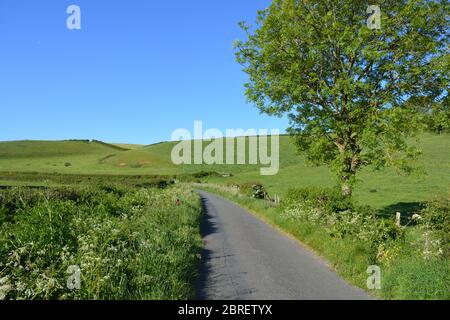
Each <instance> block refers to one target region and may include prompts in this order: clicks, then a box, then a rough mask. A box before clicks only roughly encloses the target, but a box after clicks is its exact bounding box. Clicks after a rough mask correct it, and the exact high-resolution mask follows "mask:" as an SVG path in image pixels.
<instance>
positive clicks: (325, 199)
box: [282, 187, 354, 212]
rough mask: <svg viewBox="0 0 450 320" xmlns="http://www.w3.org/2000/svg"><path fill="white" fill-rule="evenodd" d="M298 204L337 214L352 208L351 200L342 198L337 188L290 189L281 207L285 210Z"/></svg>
mask: <svg viewBox="0 0 450 320" xmlns="http://www.w3.org/2000/svg"><path fill="white" fill-rule="evenodd" d="M298 202H308V203H310V204H311V205H312V206H314V207H317V208H321V209H324V210H326V211H327V212H339V211H344V210H348V209H353V208H354V205H353V203H352V200H351V199H349V198H348V197H344V196H343V195H342V192H341V191H340V190H338V189H337V188H317V187H309V188H298V189H290V190H289V191H288V192H287V196H286V197H285V198H284V199H283V201H282V205H283V207H285V208H287V207H289V206H292V205H295V204H296V203H298Z"/></svg>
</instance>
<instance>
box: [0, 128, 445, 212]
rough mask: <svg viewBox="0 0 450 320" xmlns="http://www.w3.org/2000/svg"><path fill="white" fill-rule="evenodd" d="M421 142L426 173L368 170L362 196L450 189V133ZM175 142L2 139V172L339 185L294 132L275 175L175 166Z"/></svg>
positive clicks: (422, 195)
mask: <svg viewBox="0 0 450 320" xmlns="http://www.w3.org/2000/svg"><path fill="white" fill-rule="evenodd" d="M415 143H416V144H418V146H419V148H420V149H422V150H423V156H422V157H421V158H420V160H418V165H420V166H422V167H423V168H424V169H425V171H426V175H421V176H418V177H416V176H414V177H406V176H402V175H400V174H398V172H395V170H393V169H386V170H383V171H380V172H373V171H372V170H370V169H365V170H364V171H363V172H362V173H361V174H360V175H359V183H358V188H357V192H356V197H357V199H360V200H361V201H363V202H366V203H369V204H371V205H374V206H376V207H385V206H388V205H394V204H401V203H406V204H411V205H413V204H414V203H417V202H420V201H424V200H427V199H429V198H430V197H432V196H433V195H435V194H445V193H449V186H450V135H448V134H447V135H432V134H423V135H421V136H420V139H419V140H418V142H415ZM175 144H176V143H175V142H164V143H159V144H154V145H149V146H140V145H114V144H105V143H101V142H98V141H76V140H75V141H54V142H52V141H13V142H0V172H43V173H61V174H107V175H108V174H113V175H177V174H190V173H198V172H201V171H205V172H213V171H215V172H219V173H231V174H232V176H231V177H229V178H221V177H209V178H207V179H208V180H209V181H210V182H215V183H227V184H230V183H242V182H248V181H259V182H261V183H263V184H264V185H265V186H266V187H267V188H268V190H269V192H271V193H276V194H279V195H284V194H285V193H286V192H288V190H289V189H290V188H292V187H300V186H333V185H334V184H335V180H334V178H333V176H332V175H331V174H330V172H329V170H328V169H327V168H326V167H312V166H310V165H308V164H307V163H306V161H305V159H304V157H303V156H301V155H298V154H297V153H296V151H295V147H294V146H293V144H292V141H291V139H290V138H289V137H288V136H281V137H280V172H279V174H278V175H275V176H261V175H260V174H259V169H260V166H259V165H257V166H255V165H231V166H228V165H212V166H209V165H206V164H203V165H181V166H175V165H174V164H173V163H172V162H171V158H170V155H171V151H172V148H173V147H174V146H175ZM206 144H207V143H206V142H204V145H206ZM0 181H1V176H0Z"/></svg>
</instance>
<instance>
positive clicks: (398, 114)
mask: <svg viewBox="0 0 450 320" xmlns="http://www.w3.org/2000/svg"><path fill="white" fill-rule="evenodd" d="M377 2H378V3H377V5H378V6H379V7H380V8H381V23H380V27H381V28H380V29H377V28H371V27H370V25H368V23H367V21H368V20H367V18H368V16H369V14H367V12H368V10H367V8H368V5H369V3H368V2H367V1H360V0H336V1H328V0H315V1H307V0H274V1H273V2H272V4H271V5H270V7H268V8H267V9H265V10H262V11H260V12H259V14H258V18H257V22H256V28H252V27H250V26H248V25H246V24H245V23H241V27H242V28H243V29H244V31H245V32H246V33H247V39H246V40H245V41H237V43H236V44H235V47H236V50H237V52H236V55H237V60H238V62H239V63H241V64H242V65H243V66H244V71H245V72H246V73H247V74H248V76H249V81H248V83H247V84H246V95H247V97H248V99H249V100H250V101H251V102H253V103H255V104H256V106H257V107H258V108H259V109H260V110H261V112H262V113H266V114H269V115H276V116H282V115H286V114H287V115H288V116H289V118H290V120H291V128H290V132H291V133H292V134H294V135H295V137H296V142H297V145H298V148H299V149H300V150H301V151H304V152H306V153H307V155H308V158H309V160H311V161H312V162H313V163H315V164H327V165H329V166H330V167H331V168H332V169H333V171H334V172H335V173H336V175H337V177H338V180H339V182H340V185H341V187H342V192H343V194H344V195H346V196H351V194H352V188H353V184H354V182H355V180H356V179H355V177H356V174H357V172H358V171H359V170H361V168H363V167H364V166H368V165H372V166H374V167H375V168H382V167H384V166H387V165H393V166H395V167H397V168H400V169H403V170H404V171H406V172H410V171H411V169H412V165H411V164H412V161H411V160H413V159H414V158H415V157H416V156H417V155H418V152H417V150H415V149H413V148H411V147H410V146H408V144H407V142H406V141H407V138H408V137H409V136H410V135H412V134H413V133H414V131H415V129H417V128H418V127H419V126H421V124H420V121H416V119H419V117H418V115H417V107H416V103H417V102H418V101H424V100H426V101H428V102H431V101H434V102H437V103H439V102H440V101H442V100H444V99H445V97H446V96H447V94H448V91H447V90H448V75H449V70H448V68H449V67H448V66H449V65H450V61H449V55H448V45H449V41H448V40H449V32H448V31H449V24H448V12H449V4H448V2H447V1H442V0H438V1H425V0H410V1H406V0H384V1H383V0H379V1H377Z"/></svg>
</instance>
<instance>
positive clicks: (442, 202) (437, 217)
mask: <svg viewBox="0 0 450 320" xmlns="http://www.w3.org/2000/svg"><path fill="white" fill-rule="evenodd" d="M418 218H419V219H420V225H421V227H422V229H423V230H424V235H423V238H424V239H422V240H423V241H424V242H425V243H424V246H425V247H426V248H425V249H424V251H423V253H424V255H425V256H442V257H444V258H448V257H450V200H449V199H447V198H445V197H443V198H439V199H436V200H434V201H431V202H429V203H428V204H427V206H426V207H425V208H424V209H423V210H422V211H421V213H420V215H419V216H418Z"/></svg>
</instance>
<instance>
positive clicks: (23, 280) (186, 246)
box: [0, 187, 201, 299]
mask: <svg viewBox="0 0 450 320" xmlns="http://www.w3.org/2000/svg"><path fill="white" fill-rule="evenodd" d="M177 199H179V200H180V201H177ZM200 215H201V206H200V202H199V198H198V196H197V195H196V194H195V193H193V192H192V191H190V190H186V188H183V189H181V188H170V189H167V190H159V189H141V190H135V189H125V188H118V187H102V188H93V187H89V188H82V189H63V190H34V191H30V190H27V192H24V191H23V190H21V189H13V190H8V191H2V192H1V193H0V224H1V226H0V299H187V298H191V297H192V296H193V294H194V293H193V282H194V279H195V277H196V272H197V267H198V261H199V252H200V248H201V238H200V234H199V219H200ZM71 266H72V269H70V267H71ZM74 266H75V268H79V269H80V272H81V273H80V276H81V277H80V280H81V285H80V288H79V289H76V288H75V289H73V287H70V286H68V285H67V283H68V280H69V279H70V277H71V276H73V274H71V273H68V271H71V270H76V269H73V267H74ZM69 288H72V289H69Z"/></svg>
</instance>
